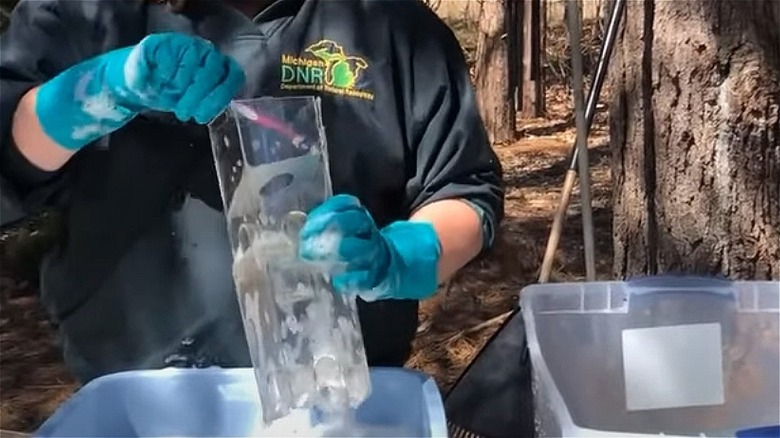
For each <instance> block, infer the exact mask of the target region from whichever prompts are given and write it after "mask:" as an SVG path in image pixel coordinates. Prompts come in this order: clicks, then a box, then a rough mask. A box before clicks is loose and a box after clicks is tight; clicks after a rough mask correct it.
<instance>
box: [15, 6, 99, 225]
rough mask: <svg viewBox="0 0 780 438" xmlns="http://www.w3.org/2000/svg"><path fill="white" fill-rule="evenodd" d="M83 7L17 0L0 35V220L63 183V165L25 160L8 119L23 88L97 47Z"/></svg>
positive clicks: (37, 205)
mask: <svg viewBox="0 0 780 438" xmlns="http://www.w3.org/2000/svg"><path fill="white" fill-rule="evenodd" d="M92 3H98V2H92ZM100 3H106V2H100ZM93 9H95V11H93V12H97V11H98V10H99V9H100V8H98V7H95V8H93ZM89 12H90V11H89V9H88V5H86V4H85V3H84V2H82V1H78V0H21V1H20V2H19V4H18V5H17V6H16V8H15V9H14V11H13V13H12V14H11V19H10V25H9V27H8V29H7V30H6V31H5V32H4V33H3V34H2V36H0V197H1V198H2V202H1V203H0V224H2V225H5V224H7V223H9V222H12V221H14V220H17V219H19V218H20V216H21V215H24V214H29V213H34V212H37V211H39V210H40V209H42V208H43V207H46V206H47V205H49V204H50V203H51V202H52V200H53V197H54V196H53V195H54V194H55V193H57V192H59V189H61V188H62V186H63V184H64V179H65V176H66V174H67V167H68V166H67V165H66V166H65V167H64V168H63V169H62V170H60V171H58V172H45V171H43V170H41V169H39V168H37V167H36V166H34V165H33V164H31V163H30V162H29V161H27V159H26V158H25V157H24V156H23V155H22V154H21V153H20V152H19V151H18V150H17V148H16V146H15V145H14V144H13V139H12V135H11V124H12V120H13V115H14V112H15V111H16V107H17V105H18V104H19V100H20V99H21V98H22V96H23V95H24V94H25V93H27V91H29V90H30V89H32V88H33V87H35V86H37V85H39V84H41V83H43V82H45V81H47V80H48V79H51V78H52V77H54V76H56V75H57V74H58V73H60V72H61V71H63V70H65V69H67V68H68V67H70V66H72V65H74V64H76V63H78V62H79V61H81V60H84V59H87V58H88V57H91V56H93V55H95V54H96V53H98V52H99V51H100V50H101V47H100V46H101V44H100V41H99V40H96V38H95V37H96V36H97V35H96V33H95V30H97V29H98V28H99V27H100V26H98V25H96V24H95V23H94V22H91V21H90V20H88V19H87V15H86V14H87V13H89Z"/></svg>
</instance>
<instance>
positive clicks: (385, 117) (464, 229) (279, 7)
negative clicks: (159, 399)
mask: <svg viewBox="0 0 780 438" xmlns="http://www.w3.org/2000/svg"><path fill="white" fill-rule="evenodd" d="M1 38H2V40H1V41H0V86H1V88H0V114H1V115H2V119H0V120H1V121H2V125H1V126H2V132H1V136H0V176H2V181H1V182H0V183H1V184H2V196H3V197H4V201H6V202H4V203H3V204H7V205H16V206H19V207H23V208H24V209H25V211H26V212H27V214H33V213H35V212H38V211H41V210H42V209H53V210H55V211H57V212H60V213H61V217H62V224H63V225H62V230H61V231H62V233H61V238H60V239H59V241H58V242H57V244H56V245H55V246H54V248H53V249H52V250H51V251H50V252H49V253H47V254H46V256H45V257H44V259H43V261H42V266H41V277H40V294H41V299H42V302H43V304H44V306H45V308H46V310H47V312H48V314H49V315H50V316H51V319H52V320H53V322H54V323H55V324H56V326H57V329H58V334H59V342H60V344H61V347H62V351H63V355H64V358H65V361H66V363H67V365H68V367H69V368H70V369H71V370H72V371H73V373H74V374H75V375H76V376H77V378H78V379H80V380H81V381H82V382H87V381H89V380H91V379H93V378H95V377H98V376H101V375H104V374H108V373H113V372H118V371H123V370H130V369H141V368H161V367H166V366H209V365H218V366H225V367H231V366H251V362H250V359H249V353H248V349H247V344H246V338H245V336H244V333H243V326H242V321H241V317H240V310H239V306H238V303H237V300H236V296H235V292H234V284H233V278H232V274H231V257H232V255H231V252H230V245H229V242H228V235H227V226H226V220H225V216H224V213H223V212H222V203H221V199H220V192H219V187H218V182H217V178H216V173H215V168H214V167H215V166H214V161H213V157H212V154H211V147H210V140H209V134H208V129H207V123H208V122H209V121H210V120H212V119H214V118H215V117H217V116H218V115H219V114H220V113H221V112H222V111H223V110H224V109H225V108H226V106H227V105H228V104H229V102H230V101H231V99H234V98H251V97H258V96H296V95H297V96H300V95H315V96H319V97H320V99H321V110H322V116H323V124H324V125H325V129H326V133H327V141H328V147H329V157H330V158H329V159H330V163H329V165H330V172H331V179H332V184H333V190H334V193H335V194H336V196H333V197H331V198H330V199H328V200H327V201H325V202H324V203H322V204H320V205H319V206H317V207H316V208H314V209H313V210H312V211H311V212H309V213H310V214H309V216H308V219H307V221H306V224H305V225H304V228H303V230H302V232H301V236H300V237H301V244H300V248H301V253H300V255H301V257H302V258H304V259H307V260H321V259H328V260H338V261H341V262H343V263H344V264H345V266H346V271H345V272H344V273H342V274H341V275H340V276H338V277H334V279H333V284H334V288H335V289H336V290H337V291H338V292H346V291H349V290H355V289H360V290H364V291H366V293H364V294H362V295H361V297H362V298H359V299H358V311H359V316H360V322H361V327H362V331H363V335H364V341H365V346H366V354H367V357H368V361H369V364H370V365H372V366H403V365H404V364H405V362H406V361H407V360H408V358H409V356H410V354H411V344H412V341H413V339H414V337H415V334H416V330H417V320H418V315H417V313H418V305H419V301H420V300H423V299H426V298H428V297H430V296H431V295H432V294H434V293H435V291H436V289H437V286H438V285H440V284H441V283H442V282H445V281H447V280H448V279H450V278H451V277H452V276H453V275H454V273H456V272H457V271H458V270H459V269H460V268H462V267H463V266H464V265H465V264H467V263H468V262H469V261H470V260H472V259H473V258H475V257H476V256H478V255H479V254H480V253H481V252H483V251H485V250H487V249H488V248H490V247H491V245H492V243H493V240H494V235H495V230H496V228H497V227H498V224H499V222H500V221H501V219H502V216H503V188H502V182H501V180H502V170H501V166H500V164H499V162H498V160H497V158H496V155H495V154H494V152H493V151H492V149H491V147H490V145H489V142H488V140H487V136H486V133H485V130H484V127H483V124H482V122H481V119H480V116H479V114H478V110H477V105H476V102H475V96H474V93H473V90H472V87H471V83H470V80H469V76H468V71H467V67H466V64H465V61H464V56H463V54H462V52H461V49H460V46H459V44H458V42H457V40H456V39H455V37H454V35H453V33H452V32H451V31H450V30H449V28H448V27H447V26H446V25H445V24H444V23H443V22H442V21H440V20H439V18H438V17H437V16H436V15H435V14H434V13H433V12H432V11H430V10H429V9H428V8H427V7H426V6H425V5H424V4H423V3H422V2H420V1H417V0H401V1H396V0H393V1H376V0H345V1H333V0H275V1H273V0H266V1H263V0H255V1H249V0H246V1H236V0H233V1H230V0H189V1H184V0H177V1H175V2H166V1H158V0H152V1H144V0H116V1H93V0H22V1H21V2H20V3H19V4H18V5H17V7H16V9H15V10H14V12H13V15H12V18H11V22H10V27H9V28H8V29H7V31H6V32H5V34H3V35H2V37H1ZM334 229H335V230H338V231H339V232H340V233H341V234H342V238H341V243H340V244H339V245H336V246H333V247H330V248H323V247H322V246H321V245H320V246H317V245H312V244H311V242H312V239H316V237H317V236H318V235H319V234H320V233H322V231H323V230H331V231H332V230H334Z"/></svg>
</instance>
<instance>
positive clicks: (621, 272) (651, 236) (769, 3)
mask: <svg viewBox="0 0 780 438" xmlns="http://www.w3.org/2000/svg"><path fill="white" fill-rule="evenodd" d="M626 12H627V14H626V22H625V28H624V30H623V35H622V36H621V40H619V41H618V46H617V47H616V52H615V61H614V63H613V66H614V68H613V71H612V85H613V88H612V89H613V102H612V106H611V126H610V128H611V136H612V140H611V146H612V151H613V177H614V196H613V200H614V203H613V205H614V230H613V233H614V247H615V262H614V271H615V272H614V273H615V275H616V276H617V277H618V278H624V277H626V276H630V275H635V274H646V273H647V274H656V273H662V272H686V273H696V274H706V275H724V276H726V277H729V278H734V279H737V278H745V279H780V109H779V108H780V2H778V1H777V0H753V1H744V0H718V1H716V0H710V1H661V0H645V1H644V2H628V4H627V11H626Z"/></svg>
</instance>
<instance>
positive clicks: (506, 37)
mask: <svg viewBox="0 0 780 438" xmlns="http://www.w3.org/2000/svg"><path fill="white" fill-rule="evenodd" d="M512 3H514V2H513V0H485V1H482V2H481V6H480V13H479V36H478V39H477V53H476V56H475V59H476V65H475V79H474V82H475V83H474V85H475V87H476V91H477V101H478V103H479V108H480V112H481V114H482V119H483V120H484V122H485V127H486V128H487V132H488V136H489V137H490V141H491V142H505V141H508V140H512V139H513V138H514V136H515V101H514V89H513V86H512V84H513V83H514V78H511V76H510V67H509V65H510V54H511V49H512V42H513V40H514V35H515V33H513V32H510V31H509V29H508V27H509V26H508V24H510V17H511V15H512V14H511V12H512V11H511V10H510V5H511V4H512Z"/></svg>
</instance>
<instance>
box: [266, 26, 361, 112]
mask: <svg viewBox="0 0 780 438" xmlns="http://www.w3.org/2000/svg"><path fill="white" fill-rule="evenodd" d="M366 69H368V62H367V61H366V60H365V59H363V58H361V57H359V56H351V55H348V54H347V53H346V52H345V51H344V48H343V47H341V45H339V44H337V43H336V42H334V41H331V40H322V41H319V42H316V43H314V44H312V45H310V46H309V47H307V48H306V49H305V50H304V53H303V55H301V56H295V55H282V85H281V88H282V90H315V91H324V92H326V93H332V94H339V95H342V96H349V97H357V98H360V99H366V100H374V93H372V92H371V91H369V90H366V89H362V88H361V87H360V86H359V84H360V77H361V75H362V73H363V72H364V71H365V70H366Z"/></svg>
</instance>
